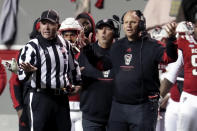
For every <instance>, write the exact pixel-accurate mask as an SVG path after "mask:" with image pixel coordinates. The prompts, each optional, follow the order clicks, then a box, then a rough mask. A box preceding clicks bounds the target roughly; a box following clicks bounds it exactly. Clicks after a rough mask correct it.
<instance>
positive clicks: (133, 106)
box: [84, 10, 177, 131]
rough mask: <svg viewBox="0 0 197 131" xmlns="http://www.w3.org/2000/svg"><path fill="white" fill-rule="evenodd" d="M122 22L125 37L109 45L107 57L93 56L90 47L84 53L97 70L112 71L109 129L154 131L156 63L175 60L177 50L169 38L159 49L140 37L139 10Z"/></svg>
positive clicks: (156, 93)
mask: <svg viewBox="0 0 197 131" xmlns="http://www.w3.org/2000/svg"><path fill="white" fill-rule="evenodd" d="M122 21H123V29H124V32H125V35H126V36H125V37H124V38H122V39H120V40H118V41H117V42H116V43H114V44H113V45H112V47H111V51H110V55H105V56H102V54H98V53H95V52H96V51H94V49H93V48H92V45H87V46H85V47H84V51H85V52H86V56H87V57H88V59H89V61H90V63H91V64H93V65H94V66H96V67H97V68H98V69H100V70H108V69H110V68H113V70H114V71H115V72H114V73H115V89H114V98H113V102H112V109H111V114H110V120H109V130H110V131H154V130H155V125H156V121H157V109H158V104H157V103H158V97H157V96H159V95H158V94H159V86H160V82H159V77H158V64H159V63H160V62H163V63H169V62H173V61H175V60H176V59H177V47H176V46H175V45H174V44H173V42H172V41H173V40H174V39H173V38H169V39H168V42H167V45H166V47H163V46H162V45H160V44H158V43H157V42H156V41H154V40H151V39H149V38H145V37H143V34H144V33H143V32H144V31H145V28H146V26H145V18H144V16H143V14H142V13H141V11H139V10H129V11H128V12H126V13H125V14H124V15H123V17H122ZM168 27H169V28H174V25H170V26H168ZM92 56H94V57H92Z"/></svg>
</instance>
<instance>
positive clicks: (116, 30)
mask: <svg viewBox="0 0 197 131" xmlns="http://www.w3.org/2000/svg"><path fill="white" fill-rule="evenodd" d="M110 20H111V21H113V23H114V27H115V28H114V38H119V37H120V24H119V23H120V22H119V21H117V20H114V19H110Z"/></svg>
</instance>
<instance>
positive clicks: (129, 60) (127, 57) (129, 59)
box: [124, 54, 132, 65]
mask: <svg viewBox="0 0 197 131" xmlns="http://www.w3.org/2000/svg"><path fill="white" fill-rule="evenodd" d="M131 59H132V54H125V55H124V60H125V65H129V64H130V62H131Z"/></svg>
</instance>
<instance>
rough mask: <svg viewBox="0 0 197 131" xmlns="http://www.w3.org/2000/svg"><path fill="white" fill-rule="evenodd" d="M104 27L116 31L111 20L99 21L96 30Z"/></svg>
mask: <svg viewBox="0 0 197 131" xmlns="http://www.w3.org/2000/svg"><path fill="white" fill-rule="evenodd" d="M104 25H105V26H108V27H110V28H111V29H115V26H114V22H113V20H111V19H103V20H100V21H98V22H97V23H96V28H97V29H99V28H101V26H104Z"/></svg>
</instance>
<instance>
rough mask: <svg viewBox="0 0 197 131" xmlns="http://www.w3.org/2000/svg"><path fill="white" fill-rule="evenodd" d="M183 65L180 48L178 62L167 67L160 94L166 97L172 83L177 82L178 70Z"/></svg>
mask: <svg viewBox="0 0 197 131" xmlns="http://www.w3.org/2000/svg"><path fill="white" fill-rule="evenodd" d="M182 67H183V54H182V51H181V50H178V59H177V61H176V62H174V63H171V64H169V65H168V67H167V72H166V73H165V74H164V76H163V77H164V80H163V81H161V86H160V95H161V96H162V97H165V95H166V94H167V93H168V92H169V90H170V89H171V87H172V85H173V84H174V83H175V82H176V78H177V75H178V72H179V71H180V69H181V68H182Z"/></svg>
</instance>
